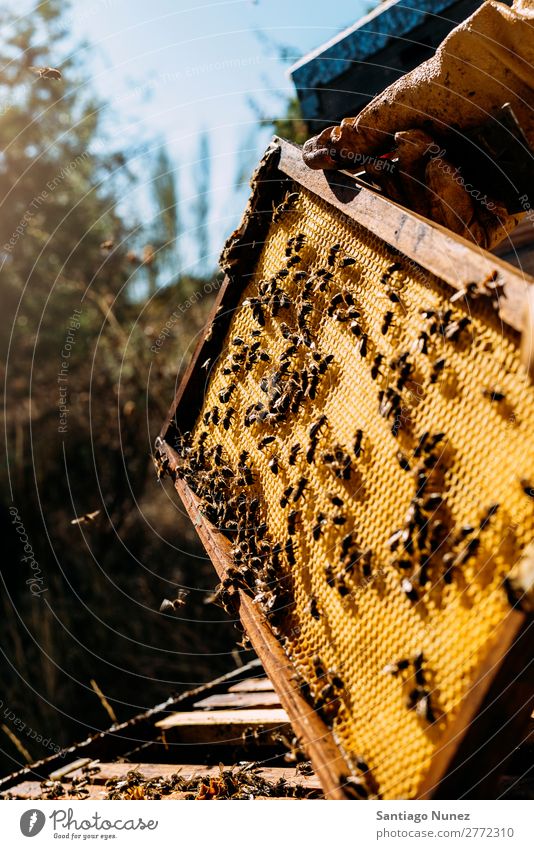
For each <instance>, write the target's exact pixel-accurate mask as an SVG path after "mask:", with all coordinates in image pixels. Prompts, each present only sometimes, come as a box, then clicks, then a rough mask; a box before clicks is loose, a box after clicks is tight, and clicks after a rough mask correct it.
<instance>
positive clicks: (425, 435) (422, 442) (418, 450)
mask: <svg viewBox="0 0 534 849" xmlns="http://www.w3.org/2000/svg"><path fill="white" fill-rule="evenodd" d="M429 436H430V433H429V432H428V430H425V431H424V433H422V434H421V436H420V437H419V441H418V443H417V445H416V446H415V450H414V452H413V456H414V457H420V456H421V454H422V451H423V448H424V447H425V443H426V441H427V439H428V437H429Z"/></svg>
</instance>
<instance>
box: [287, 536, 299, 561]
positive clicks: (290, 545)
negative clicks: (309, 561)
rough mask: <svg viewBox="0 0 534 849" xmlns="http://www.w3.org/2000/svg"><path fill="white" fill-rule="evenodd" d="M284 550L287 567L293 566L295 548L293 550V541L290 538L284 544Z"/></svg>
mask: <svg viewBox="0 0 534 849" xmlns="http://www.w3.org/2000/svg"><path fill="white" fill-rule="evenodd" d="M284 550H285V553H286V557H287V562H288V564H289V566H294V565H295V563H296V560H295V548H294V545H293V540H292V539H291V537H289V538H288V540H287V542H286V544H285V548H284Z"/></svg>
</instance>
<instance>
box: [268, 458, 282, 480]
mask: <svg viewBox="0 0 534 849" xmlns="http://www.w3.org/2000/svg"><path fill="white" fill-rule="evenodd" d="M279 462H280V461H279V459H278V457H277V455H276V454H273V456H272V457H271V459H270V460H269V462H268V464H267V465H268V466H269V468H270V470H271V472H272V473H273V475H277V474H278V472H279V470H280V466H279Z"/></svg>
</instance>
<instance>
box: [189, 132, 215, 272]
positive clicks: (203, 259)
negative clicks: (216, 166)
mask: <svg viewBox="0 0 534 849" xmlns="http://www.w3.org/2000/svg"><path fill="white" fill-rule="evenodd" d="M194 177H195V188H196V200H195V203H194V205H193V211H194V220H195V226H194V236H195V241H196V245H197V251H198V262H197V268H198V272H199V273H200V274H201V273H202V272H204V271H205V270H206V269H207V268H209V267H210V257H209V232H210V231H209V213H210V188H211V151H210V139H209V133H208V132H207V131H206V130H203V131H202V132H201V133H200V134H199V137H198V158H197V162H196V167H195V170H194Z"/></svg>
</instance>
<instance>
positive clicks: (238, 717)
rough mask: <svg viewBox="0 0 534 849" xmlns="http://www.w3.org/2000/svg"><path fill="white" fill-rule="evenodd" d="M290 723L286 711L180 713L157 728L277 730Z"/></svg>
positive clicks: (157, 723)
mask: <svg viewBox="0 0 534 849" xmlns="http://www.w3.org/2000/svg"><path fill="white" fill-rule="evenodd" d="M288 722H289V719H288V716H287V713H286V712H285V710H282V709H280V710H277V709H273V710H263V709H261V708H260V709H257V710H216V711H205V712H204V711H195V710H193V711H180V712H178V713H173V714H171V716H167V717H166V718H165V719H160V720H159V722H156V726H157V728H161V729H162V730H163V731H168V730H169V729H170V728H190V727H195V728H201V727H205V726H212V725H214V726H217V727H222V728H225V727H232V726H235V725H239V726H246V725H250V726H251V727H257V726H262V727H264V728H276V727H281V726H283V725H287V724H288Z"/></svg>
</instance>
